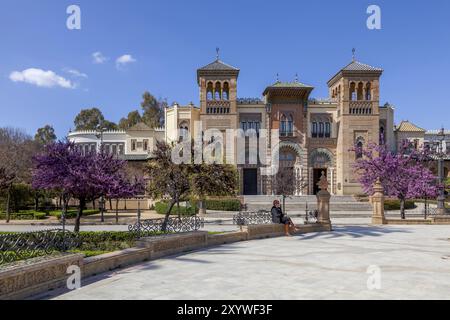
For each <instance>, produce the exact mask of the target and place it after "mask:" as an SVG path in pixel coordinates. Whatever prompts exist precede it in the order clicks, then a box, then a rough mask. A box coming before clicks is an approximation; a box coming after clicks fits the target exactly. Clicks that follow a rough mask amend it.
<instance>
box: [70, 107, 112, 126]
mask: <svg viewBox="0 0 450 320" xmlns="http://www.w3.org/2000/svg"><path fill="white" fill-rule="evenodd" d="M74 124H75V130H77V131H82V130H97V129H99V128H105V129H106V130H116V129H117V125H116V124H115V123H114V122H111V121H108V120H105V117H104V116H103V113H102V112H101V111H100V110H99V109H98V108H91V109H84V110H81V111H80V113H79V114H78V115H77V116H76V117H75V121H74Z"/></svg>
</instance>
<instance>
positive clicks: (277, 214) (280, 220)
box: [270, 200, 296, 237]
mask: <svg viewBox="0 0 450 320" xmlns="http://www.w3.org/2000/svg"><path fill="white" fill-rule="evenodd" d="M270 213H271V214H272V222H273V223H276V224H284V232H285V233H286V236H288V237H290V236H291V234H290V233H289V228H296V227H295V225H294V223H293V222H292V220H291V218H289V217H288V216H287V215H285V214H284V213H283V210H281V205H280V201H278V200H275V201H274V202H273V207H272V210H270Z"/></svg>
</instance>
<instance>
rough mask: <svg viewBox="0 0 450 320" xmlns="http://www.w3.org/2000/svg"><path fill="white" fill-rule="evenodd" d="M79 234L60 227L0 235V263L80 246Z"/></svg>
mask: <svg viewBox="0 0 450 320" xmlns="http://www.w3.org/2000/svg"><path fill="white" fill-rule="evenodd" d="M81 242H82V240H81V238H80V236H79V234H77V233H74V232H70V231H67V230H62V229H52V230H44V231H37V232H24V233H9V234H3V235H0V265H1V264H5V263H10V262H14V261H18V260H24V259H29V258H35V257H39V256H43V255H48V254H51V253H53V252H65V251H67V250H71V249H75V248H78V247H80V246H81Z"/></svg>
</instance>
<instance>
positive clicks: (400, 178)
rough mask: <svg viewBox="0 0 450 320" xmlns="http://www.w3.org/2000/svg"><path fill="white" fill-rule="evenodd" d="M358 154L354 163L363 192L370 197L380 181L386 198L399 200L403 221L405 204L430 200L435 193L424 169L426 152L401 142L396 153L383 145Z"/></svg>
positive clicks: (430, 175)
mask: <svg viewBox="0 0 450 320" xmlns="http://www.w3.org/2000/svg"><path fill="white" fill-rule="evenodd" d="M355 151H356V152H359V154H361V155H362V158H360V159H358V160H357V161H356V162H355V164H354V169H355V170H356V171H357V172H358V174H359V178H358V179H359V182H360V183H361V185H362V186H363V190H364V192H366V193H367V194H369V195H372V194H373V192H374V191H373V185H374V184H375V182H376V180H377V179H378V178H380V180H381V183H382V185H383V187H384V192H385V194H386V195H387V196H390V197H396V198H398V199H399V200H400V212H401V218H402V219H405V201H406V200H407V199H414V198H422V197H425V198H431V197H435V196H436V195H437V193H438V185H437V180H436V177H435V176H434V175H433V173H432V172H431V171H430V170H429V169H428V168H427V165H426V164H427V160H428V159H429V157H428V154H427V152H426V150H421V151H418V150H415V149H414V148H412V146H411V144H410V143H408V142H404V143H403V145H402V146H401V148H400V150H399V151H398V152H397V153H393V152H390V151H389V150H387V148H386V147H385V146H379V145H376V144H370V145H369V146H368V147H367V148H366V149H360V150H356V149H355Z"/></svg>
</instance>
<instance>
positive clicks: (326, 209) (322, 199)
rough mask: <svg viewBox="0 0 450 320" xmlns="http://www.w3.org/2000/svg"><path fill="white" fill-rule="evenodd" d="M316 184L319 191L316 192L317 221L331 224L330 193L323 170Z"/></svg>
mask: <svg viewBox="0 0 450 320" xmlns="http://www.w3.org/2000/svg"><path fill="white" fill-rule="evenodd" d="M317 185H318V186H319V188H320V191H319V192H318V193H317V209H318V211H319V217H318V222H319V223H323V224H329V225H331V220H330V198H331V195H330V193H329V192H328V180H327V177H326V176H325V172H324V171H322V176H321V177H320V181H319V183H317Z"/></svg>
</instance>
